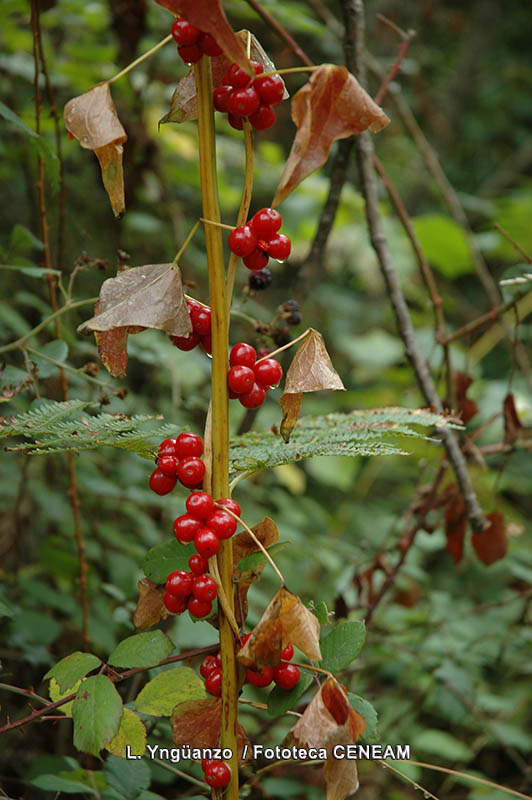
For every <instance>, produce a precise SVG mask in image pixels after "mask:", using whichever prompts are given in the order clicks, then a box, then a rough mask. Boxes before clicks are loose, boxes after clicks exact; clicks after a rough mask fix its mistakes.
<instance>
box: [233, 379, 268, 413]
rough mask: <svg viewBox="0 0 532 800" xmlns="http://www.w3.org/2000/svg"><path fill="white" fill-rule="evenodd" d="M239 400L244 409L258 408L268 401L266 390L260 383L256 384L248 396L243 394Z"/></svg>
mask: <svg viewBox="0 0 532 800" xmlns="http://www.w3.org/2000/svg"><path fill="white" fill-rule="evenodd" d="M238 399H239V400H240V402H241V404H242V405H243V406H244V408H258V407H259V406H261V405H262V404H263V403H264V400H265V399H266V389H265V388H264V387H263V386H261V385H260V384H259V383H254V384H253V389H252V390H251V391H250V392H248V393H247V394H241V395H240V397H239V398H238Z"/></svg>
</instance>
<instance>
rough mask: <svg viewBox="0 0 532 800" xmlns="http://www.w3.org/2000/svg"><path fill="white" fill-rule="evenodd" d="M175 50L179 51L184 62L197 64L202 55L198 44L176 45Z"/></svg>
mask: <svg viewBox="0 0 532 800" xmlns="http://www.w3.org/2000/svg"><path fill="white" fill-rule="evenodd" d="M177 52H178V53H179V55H180V56H181V58H182V59H183V61H184V62H185V64H197V62H198V61H199V60H200V58H201V57H202V56H203V52H202V50H201V47H200V46H199V44H191V45H185V46H184V47H178V48H177Z"/></svg>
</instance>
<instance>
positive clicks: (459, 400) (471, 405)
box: [454, 371, 478, 423]
mask: <svg viewBox="0 0 532 800" xmlns="http://www.w3.org/2000/svg"><path fill="white" fill-rule="evenodd" d="M472 383H473V378H472V377H471V376H470V375H468V374H467V373H466V372H458V371H455V372H454V391H455V394H456V410H457V412H458V415H459V417H460V419H461V421H462V422H463V423H466V422H469V420H470V419H472V418H473V417H474V416H475V414H476V413H477V412H478V406H477V404H476V403H475V401H474V400H471V398H469V397H467V390H468V389H469V387H470V386H471V384H472Z"/></svg>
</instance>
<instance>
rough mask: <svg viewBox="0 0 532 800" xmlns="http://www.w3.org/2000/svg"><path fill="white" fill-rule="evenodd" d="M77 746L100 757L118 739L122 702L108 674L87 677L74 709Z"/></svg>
mask: <svg viewBox="0 0 532 800" xmlns="http://www.w3.org/2000/svg"><path fill="white" fill-rule="evenodd" d="M72 717H73V720H74V746H75V747H76V748H77V749H78V750H82V751H83V752H85V753H92V755H95V756H97V755H98V754H99V752H100V750H101V749H102V747H105V745H106V744H107V743H108V742H110V741H111V739H112V738H113V737H114V736H116V733H117V731H118V728H119V727H120V720H121V718H122V700H121V698H120V695H119V694H118V692H117V691H116V689H115V687H114V685H113V683H112V682H111V681H110V680H109V678H107V677H106V676H105V675H95V676H94V677H92V678H87V680H86V681H84V682H83V683H82V685H81V686H80V687H79V689H78V693H77V695H76V699H75V700H74V705H73V706H72Z"/></svg>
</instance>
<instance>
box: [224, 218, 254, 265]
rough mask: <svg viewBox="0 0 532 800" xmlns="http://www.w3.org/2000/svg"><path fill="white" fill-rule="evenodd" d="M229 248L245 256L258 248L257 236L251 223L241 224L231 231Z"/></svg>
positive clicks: (242, 256)
mask: <svg viewBox="0 0 532 800" xmlns="http://www.w3.org/2000/svg"><path fill="white" fill-rule="evenodd" d="M227 244H228V245H229V250H231V252H232V253H235V255H237V256H240V257H241V258H244V257H245V256H249V254H250V253H252V252H253V251H254V250H256V248H257V237H256V236H255V234H254V233H253V231H252V230H251V228H250V227H249V225H239V226H238V228H235V229H234V231H231V233H230V234H229V238H228V240H227Z"/></svg>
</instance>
